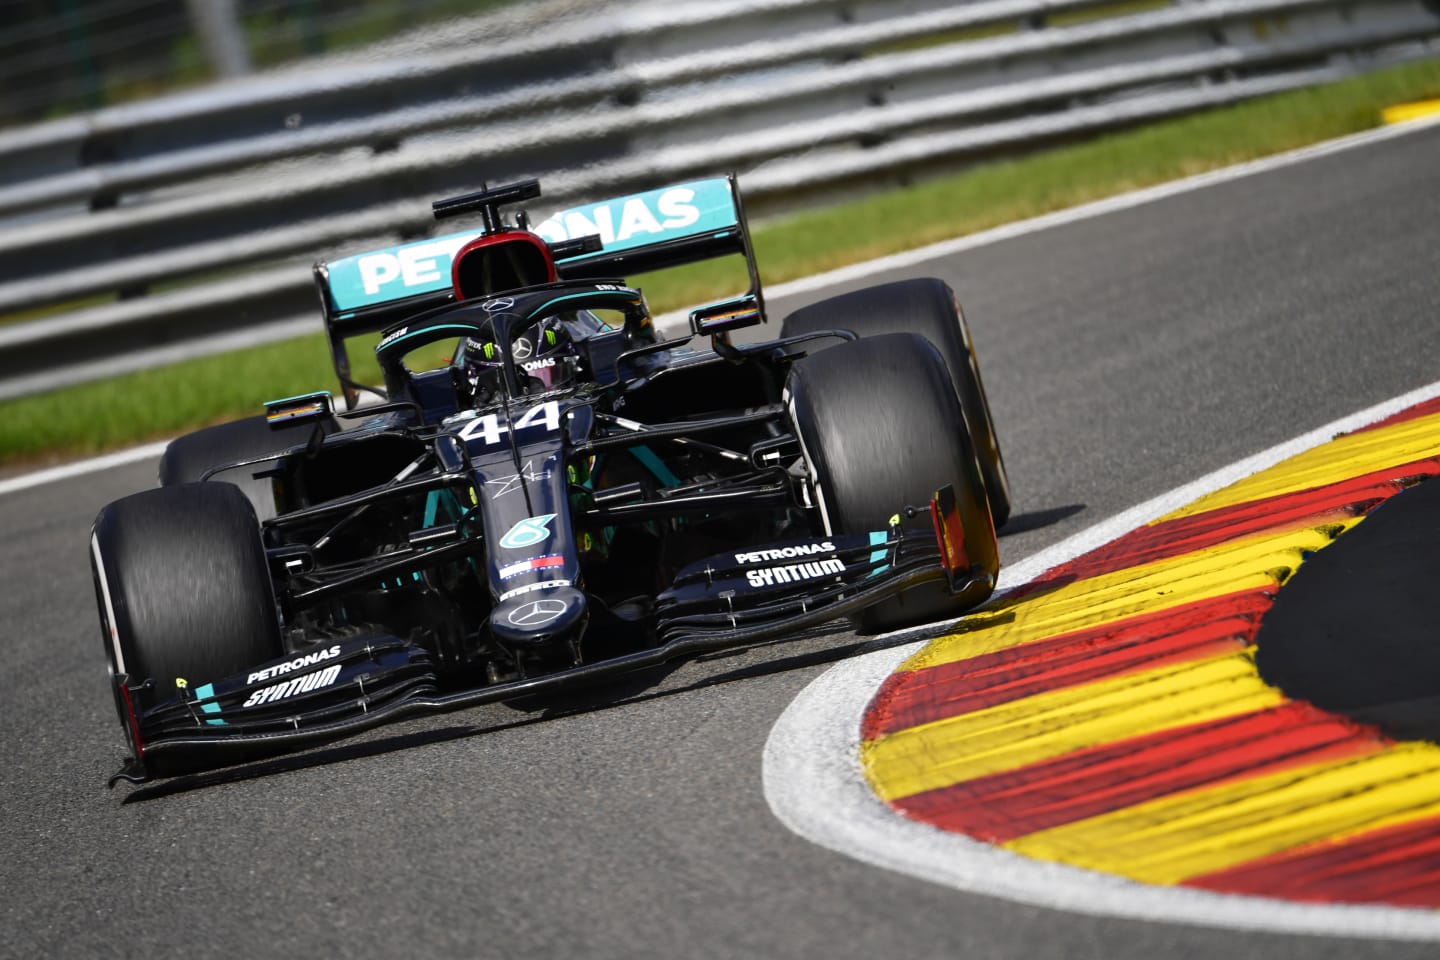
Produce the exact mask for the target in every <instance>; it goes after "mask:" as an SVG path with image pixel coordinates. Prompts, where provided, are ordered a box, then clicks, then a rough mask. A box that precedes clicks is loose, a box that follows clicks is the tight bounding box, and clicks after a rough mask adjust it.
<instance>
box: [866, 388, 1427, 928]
mask: <svg viewBox="0 0 1440 960" xmlns="http://www.w3.org/2000/svg"><path fill="white" fill-rule="evenodd" d="M1436 475H1440V401H1433V400H1432V401H1430V402H1428V403H1426V404H1423V405H1421V406H1418V407H1415V408H1413V409H1411V410H1409V411H1406V412H1404V413H1402V414H1399V415H1397V416H1395V417H1392V418H1391V419H1390V420H1387V421H1384V422H1382V423H1379V424H1376V425H1374V426H1372V427H1370V428H1367V429H1364V430H1362V431H1358V432H1355V433H1351V434H1348V435H1344V436H1341V437H1338V438H1336V439H1335V440H1333V441H1332V442H1330V443H1327V444H1324V445H1322V446H1319V447H1316V448H1314V449H1312V450H1309V451H1307V452H1304V453H1301V454H1299V455H1297V456H1295V457H1292V458H1291V459H1289V460H1286V461H1284V462H1282V463H1280V464H1278V465H1276V466H1274V467H1271V468H1270V469H1268V470H1264V471H1262V472H1260V473H1257V474H1255V475H1253V476H1251V477H1248V478H1245V479H1243V480H1240V481H1238V482H1236V483H1234V484H1232V485H1230V486H1228V487H1226V488H1224V489H1221V490H1219V491H1216V492H1214V493H1212V494H1209V495H1208V496H1204V497H1201V498H1200V499H1199V500H1196V501H1195V502H1194V503H1192V504H1190V505H1188V506H1185V507H1182V508H1180V509H1178V510H1175V511H1173V512H1172V513H1170V514H1168V515H1166V516H1164V517H1161V518H1160V519H1159V520H1156V521H1154V522H1153V523H1151V524H1148V525H1146V526H1143V527H1140V528H1138V529H1136V530H1134V531H1132V532H1131V533H1129V534H1127V535H1125V536H1123V537H1121V538H1119V539H1118V540H1115V541H1113V542H1112V543H1110V544H1108V545H1106V546H1104V547H1101V548H1099V549H1096V550H1094V551H1092V552H1090V553H1088V554H1085V555H1083V556H1081V557H1079V558H1076V559H1074V560H1072V561H1070V562H1069V563H1066V564H1063V565H1061V566H1059V567H1056V568H1054V569H1052V570H1050V571H1048V572H1047V573H1046V574H1045V575H1044V577H1043V579H1041V580H1039V581H1038V582H1035V583H1033V584H1030V585H1028V586H1027V587H1025V588H1024V589H1023V590H1021V591H1018V592H1016V593H1012V594H1010V595H1008V596H1006V597H1004V598H1002V599H1001V600H1000V601H999V602H998V603H996V604H994V605H993V606H992V607H990V608H989V609H986V610H984V611H982V612H980V613H978V614H975V615H972V616H971V617H969V618H967V619H966V620H965V621H963V622H962V624H961V626H960V628H959V629H958V630H957V631H956V632H955V633H954V634H951V635H949V636H947V637H943V638H941V639H939V640H936V641H933V642H932V643H930V644H929V645H928V646H926V647H925V648H924V649H922V650H921V651H920V652H919V653H917V654H915V655H914V656H912V657H911V658H910V659H909V660H907V661H906V662H905V663H903V664H902V665H901V666H900V668H899V670H898V671H897V672H896V673H894V674H892V675H891V676H890V677H889V678H888V679H887V680H886V681H885V682H884V683H883V684H882V686H881V689H880V691H879V693H878V694H877V695H876V697H875V699H874V701H873V702H872V703H871V705H870V707H869V709H868V710H867V711H866V713H865V715H864V718H863V720H862V726H861V737H862V742H861V745H860V750H861V757H862V761H863V765H864V770H865V774H866V776H867V778H868V780H869V782H870V785H871V787H872V788H873V789H874V791H875V792H876V794H878V795H879V796H880V797H881V798H882V799H884V800H885V801H886V802H888V803H889V804H890V805H891V806H892V807H893V808H894V809H896V810H898V811H900V812H902V813H904V814H905V815H906V816H907V817H909V818H912V819H914V820H919V821H921V822H924V823H928V824H932V825H934V826H936V827H938V828H940V829H943V830H947V831H953V832H959V833H962V834H965V835H967V836H970V837H973V838H976V839H979V840H983V841H985V842H988V843H992V844H996V845H998V846H1001V847H1003V848H1005V849H1008V850H1010V851H1013V852H1015V853H1018V854H1022V855H1024V856H1027V857H1030V858H1034V859H1036V860H1040V861H1048V862H1053V863H1061V864H1067V865H1071V866H1077V867H1083V868H1088V869H1092V870H1099V871H1103V872H1105V873H1110V874H1114V875H1117V876H1119V877H1124V878H1128V879H1130V880H1135V881H1140V882H1142V883H1147V884H1160V885H1183V886H1190V887H1196V888H1202V889H1206V890H1212V891H1216V892H1222V893H1246V894H1254V895H1263V896H1267V897H1276V898H1288V899H1292V900H1300V901H1323V902H1350V903H1362V902H1368V903H1384V904H1392V905H1405V906H1415V905H1421V906H1429V907H1434V906H1440V858H1437V857H1436V856H1435V854H1436V853H1437V852H1440V842H1437V841H1436V840H1434V839H1433V838H1434V837H1435V836H1436V835H1440V747H1436V746H1434V745H1431V744H1422V743H1399V742H1395V741H1392V740H1389V739H1387V738H1385V737H1384V736H1382V735H1381V734H1380V733H1379V731H1378V730H1377V729H1375V728H1373V727H1369V726H1365V725H1362V724H1358V723H1354V722H1352V721H1350V720H1348V719H1345V718H1342V717H1338V716H1334V715H1331V714H1328V713H1325V712H1324V711H1321V710H1318V709H1316V708H1314V707H1312V706H1310V705H1308V704H1304V703H1299V702H1294V701H1290V700H1288V699H1287V698H1286V697H1285V696H1284V695H1283V694H1281V693H1280V691H1278V690H1276V689H1274V688H1271V687H1269V686H1268V685H1266V684H1265V683H1264V682H1263V681H1262V680H1261V679H1260V677H1259V674H1258V672H1257V671H1256V669H1255V666H1254V661H1253V653H1254V650H1253V646H1252V645H1251V644H1252V641H1253V638H1254V636H1255V633H1256V631H1257V630H1258V628H1259V623H1260V618H1261V617H1262V616H1263V614H1264V612H1265V610H1266V609H1268V607H1269V605H1270V603H1271V602H1272V601H1273V598H1274V595H1275V593H1276V591H1278V590H1279V589H1280V588H1281V586H1282V585H1283V584H1284V582H1285V581H1286V580H1287V579H1288V578H1289V577H1290V576H1291V575H1292V574H1293V573H1294V571H1295V569H1296V568H1297V567H1298V566H1299V565H1300V564H1301V563H1302V562H1303V561H1304V559H1305V557H1306V556H1307V555H1308V554H1310V553H1313V552H1314V551H1316V550H1320V549H1324V548H1325V547H1326V546H1328V545H1329V544H1330V543H1332V542H1334V540H1335V539H1336V538H1337V537H1339V536H1341V535H1343V533H1344V532H1345V530H1347V529H1349V528H1350V527H1352V526H1353V525H1355V524H1356V523H1359V522H1362V521H1363V518H1364V516H1365V514H1366V513H1367V512H1368V511H1370V510H1372V509H1373V508H1374V507H1375V506H1376V505H1378V504H1379V503H1381V502H1383V501H1384V500H1385V499H1386V498H1387V497H1390V496H1392V495H1394V494H1395V493H1397V492H1399V491H1400V490H1401V489H1403V487H1404V486H1405V485H1407V484H1409V483H1414V482H1418V481H1420V480H1423V479H1428V478H1430V477H1434V476H1436Z"/></svg>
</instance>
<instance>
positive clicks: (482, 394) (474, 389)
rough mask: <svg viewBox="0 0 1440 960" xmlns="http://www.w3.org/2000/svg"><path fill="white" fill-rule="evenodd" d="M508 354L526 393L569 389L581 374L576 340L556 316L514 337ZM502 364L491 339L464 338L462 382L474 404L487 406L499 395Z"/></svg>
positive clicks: (495, 345) (498, 352) (496, 346)
mask: <svg viewBox="0 0 1440 960" xmlns="http://www.w3.org/2000/svg"><path fill="white" fill-rule="evenodd" d="M510 352H511V354H512V356H513V357H514V359H515V366H516V367H517V368H518V373H519V374H520V385H521V387H522V389H523V390H524V392H526V393H541V392H544V391H547V390H556V389H559V388H560V387H566V386H569V385H570V384H572V383H574V382H575V379H576V378H577V376H578V375H579V372H580V353H579V350H578V349H577V348H576V346H575V339H574V338H573V337H572V336H571V335H570V332H569V331H568V330H566V329H565V324H564V323H563V322H562V321H561V320H560V319H559V318H558V317H546V318H545V319H543V320H541V321H540V322H539V323H537V324H535V325H534V326H532V327H530V328H529V329H528V330H526V331H525V332H524V333H522V334H521V335H520V336H518V337H516V338H515V340H514V342H513V343H512V344H511V349H510ZM502 365H503V360H502V359H501V353H500V347H499V345H498V344H496V343H495V342H494V341H493V340H488V339H484V338H477V337H468V338H466V340H465V379H466V380H467V381H468V382H469V385H470V391H471V395H472V396H473V397H474V399H475V402H476V403H486V402H488V401H490V400H492V399H494V398H495V397H496V396H498V395H499V392H500V390H501V384H500V381H501V378H502V372H501V367H502Z"/></svg>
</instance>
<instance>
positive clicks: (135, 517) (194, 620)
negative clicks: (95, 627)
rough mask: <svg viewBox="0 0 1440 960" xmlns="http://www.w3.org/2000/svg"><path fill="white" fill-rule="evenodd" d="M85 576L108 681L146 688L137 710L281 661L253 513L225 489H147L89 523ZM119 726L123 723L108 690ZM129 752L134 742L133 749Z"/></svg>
mask: <svg viewBox="0 0 1440 960" xmlns="http://www.w3.org/2000/svg"><path fill="white" fill-rule="evenodd" d="M90 562H91V570H92V572H93V574H94V577H95V593H96V600H97V602H98V604H99V607H100V621H101V627H102V630H103V634H104V636H103V640H104V643H105V652H106V656H107V657H108V658H109V663H110V670H111V673H112V676H118V675H120V674H126V675H128V676H129V678H130V681H131V683H132V684H134V683H140V682H142V681H144V680H146V679H151V680H154V681H155V682H154V686H153V689H152V690H151V691H149V692H147V694H146V695H145V696H144V697H143V698H142V700H143V702H141V703H137V704H136V707H137V708H143V707H144V706H146V705H149V704H153V703H155V702H158V701H161V700H165V699H168V698H169V697H170V696H172V695H173V693H174V691H175V688H176V680H177V678H178V679H183V680H185V681H186V682H187V684H188V685H189V686H190V687H191V688H192V689H193V688H194V687H196V686H199V685H201V684H204V683H208V682H210V681H213V680H218V679H220V678H221V677H225V676H229V675H231V674H236V673H241V672H243V671H245V670H246V669H248V668H249V667H251V666H253V665H255V664H257V663H262V662H264V661H266V660H273V659H275V658H277V657H279V656H281V655H282V653H283V647H282V645H281V639H280V623H279V618H278V615H277V613H276V607H275V598H274V592H273V587H272V585H271V582H270V574H269V569H268V567H267V565H266V560H265V551H264V548H263V547H262V546H261V543H260V529H259V525H258V524H257V522H256V520H255V511H254V510H253V509H252V508H251V506H250V502H249V500H248V499H246V497H245V495H244V494H243V493H241V492H240V490H239V489H238V488H237V487H235V486H234V485H232V484H228V483H189V484H182V485H180V486H175V487H162V488H160V489H158V490H147V491H145V492H143V493H137V494H134V495H132V496H129V497H125V498H123V499H121V500H117V501H115V502H114V503H111V504H110V505H108V506H107V507H105V508H104V509H103V510H101V511H100V514H99V516H97V517H96V518H95V525H94V527H93V528H92V532H91V550H90ZM116 706H117V709H119V711H120V720H121V724H122V725H123V726H125V728H126V730H127V733H128V731H129V719H128V716H127V714H126V711H125V709H124V703H123V700H122V697H121V694H120V691H119V689H118V686H117V688H116ZM132 746H133V744H132Z"/></svg>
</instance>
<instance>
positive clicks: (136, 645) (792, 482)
mask: <svg viewBox="0 0 1440 960" xmlns="http://www.w3.org/2000/svg"><path fill="white" fill-rule="evenodd" d="M538 195H539V185H538V183H536V182H535V181H527V182H524V183H520V184H514V185H510V186H506V187H501V188H498V189H492V190H485V191H482V192H480V193H478V194H473V195H469V196H465V197H459V198H455V199H452V200H446V201H440V202H438V203H436V204H435V210H436V216H437V217H443V216H451V215H455V214H459V213H465V212H471V211H475V212H478V213H479V215H480V219H481V223H482V226H481V229H480V230H479V231H478V232H477V231H471V232H468V233H461V234H454V235H451V236H446V237H441V238H439V239H432V240H424V241H420V242H415V243H408V244H404V245H401V246H398V247H392V248H388V249H385V250H378V251H373V252H370V253H366V254H361V255H359V256H355V257H349V258H346V259H343V260H338V261H334V262H331V263H328V264H319V265H317V266H316V271H315V272H316V279H317V284H318V286H319V289H320V293H321V299H322V302H323V305H324V312H325V328H326V331H327V333H328V335H329V340H330V345H331V349H332V353H333V356H334V361H335V368H336V372H337V374H338V376H339V378H340V382H341V385H342V389H343V394H344V397H345V401H346V403H345V407H346V409H345V411H344V412H337V411H336V410H335V409H334V405H333V403H332V399H331V395H330V394H329V393H316V394H309V395H305V396H299V397H292V398H289V399H285V400H278V401H275V402H272V403H270V404H267V405H266V411H265V413H264V415H263V416H256V417H253V418H250V419H245V420H240V421H236V422H233V423H226V424H221V425H219V426H215V427H210V428H208V429H204V430H200V431H198V432H196V433H192V434H189V435H187V436H184V437H181V438H179V439H177V440H175V441H174V442H173V443H171V444H170V445H169V447H168V449H167V450H166V452H165V454H164V457H163V459H162V461H161V464H160V483H161V486H160V487H159V488H158V489H155V490H150V491H146V492H143V493H138V494H135V495H133V496H129V497H126V498H124V499H121V500H118V501H116V502H114V503H111V504H110V505H108V506H107V507H105V508H104V509H103V510H102V511H101V512H100V514H99V516H98V517H97V518H96V521H95V526H94V531H93V535H92V551H91V553H92V564H93V569H94V574H95V585H96V594H97V597H98V601H99V607H100V616H101V620H102V626H103V630H104V635H105V646H106V652H107V654H108V657H109V661H110V669H111V674H112V678H113V685H114V692H115V700H116V705H117V708H118V711H119V716H120V721H121V724H122V725H123V727H124V729H125V732H126V736H127V738H128V741H129V746H130V748H131V750H132V753H133V757H132V759H131V760H130V761H129V762H128V763H127V764H126V766H125V767H124V769H123V770H122V771H121V772H120V773H118V774H116V777H115V778H113V779H112V783H113V782H115V780H118V779H122V778H123V779H128V780H131V781H135V782H141V781H144V780H146V779H148V778H150V777H154V776H164V775H172V774H175V773H179V772H184V771H188V770H195V769H200V768H204V767H213V766H219V765H223V764H228V763H234V762H239V761H242V760H248V759H251V758H254V757H256V756H259V755H262V754H266V753H273V752H275V751H277V750H281V749H288V748H293V747H296V746H300V745H304V744H310V743H314V742H318V741H323V740H328V739H334V738H336V737H338V736H341V735H344V734H347V733H351V732H354V731H357V730H360V729H363V728H365V727H369V726H372V725H374V724H376V723H379V722H381V721H384V720H387V719H391V718H394V717H398V716H402V715H406V714H411V713H415V712H419V711H434V710H443V709H454V708H457V707H463V706H467V705H472V704H478V703H486V702H496V701H513V700H515V699H516V698H518V697H521V696H522V695H525V696H530V695H535V694H539V693H542V692H548V691H552V690H555V689H557V688H560V687H564V686H568V685H572V684H575V683H577V682H581V681H587V680H590V679H592V678H595V677H598V676H601V675H605V674H610V673H613V672H616V671H622V670H633V669H636V668H639V667H644V666H647V665H652V664H657V663H660V662H662V661H667V660H673V659H676V658H680V657H687V656H694V655H696V654H698V653H701V652H704V651H709V650H714V649H717V648H721V647H728V646H734V645H738V644H746V643H751V642H753V641H756V640H759V639H763V638H773V637H776V636H777V635H781V634H785V633H787V632H791V631H795V630H797V629H800V628H802V627H807V626H812V625H816V624H819V623H822V622H824V621H828V620H832V619H835V618H839V617H846V616H849V617H851V618H853V619H854V620H855V622H856V623H857V624H858V626H859V627H860V628H861V629H862V630H866V631H877V630H887V629H892V628H896V627H900V626H906V625H910V624H915V623H919V622H923V621H928V620H935V619H943V618H948V617H954V616H957V615H959V614H960V613H962V612H964V611H965V610H968V609H970V608H971V607H973V606H974V605H976V604H977V603H979V602H980V601H982V600H983V599H985V598H986V597H987V596H988V595H989V593H990V592H991V589H992V588H993V585H994V583H995V578H996V576H997V574H998V568H999V560H998V551H997V548H996V540H995V529H994V522H995V521H996V520H999V521H1001V522H1003V520H1004V518H1005V516H1006V515H1007V514H1008V512H1009V493H1008V489H1007V486H1006V480H1005V473H1004V466H1003V463H1002V461H1001V458H1000V451H999V448H998V446H997V445H996V443H995V437H994V429H993V426H992V424H991V420H990V415H989V411H988V410H987V408H986V401H985V395H984V390H983V387H982V385H981V381H980V375H979V370H978V367H977V366H976V363H975V357H974V354H973V350H972V348H971V344H970V338H969V335H968V333H967V331H966V329H965V324H964V320H963V318H962V317H961V314H960V311H959V306H958V304H957V302H956V300H955V298H954V296H953V294H952V293H951V292H950V290H949V289H948V288H947V287H946V286H945V284H943V283H941V282H940V281H938V280H919V281H908V282H903V283H894V284H889V285H886V286H880V287H874V288H870V289H866V290H862V291H859V292H858V293H851V294H846V295H844V296H839V297H835V298H832V299H830V300H827V301H825V302H823V303H819V304H816V305H814V306H811V307H807V308H805V309H803V310H801V311H799V312H797V313H795V314H792V315H791V316H790V317H789V318H787V319H786V320H785V321H784V323H783V325H782V334H783V335H782V336H781V337H780V338H779V339H776V340H770V341H767V342H763V343H752V344H745V345H740V344H737V343H735V342H734V341H733V340H732V338H731V335H730V332H731V331H732V330H735V329H738V328H740V327H745V326H750V325H753V324H759V323H761V322H763V321H764V319H765V317H764V302H763V298H762V295H761V289H760V284H759V279H758V273H757V270H756V266H755V259H754V254H753V252H752V250H751V245H750V237H749V233H748V231H747V228H746V224H745V218H744V213H743V210H742V208H741V203H740V196H739V193H738V191H737V190H736V186H735V183H734V180H733V178H720V179H711V180H701V181H695V182H691V183H685V184H679V185H675V186H671V187H667V188H664V189H661V190H656V191H651V192H648V193H642V194H637V195H634V196H629V197H622V198H619V199H617V200H611V201H607V202H604V203H599V204H593V205H588V206H584V207H578V208H575V209H573V210H567V211H564V212H562V213H560V214H557V215H555V216H554V217H552V218H550V219H549V220H547V221H545V222H544V223H541V224H539V225H538V226H536V227H535V229H534V230H531V229H530V226H529V221H528V220H527V219H526V217H525V215H524V214H523V213H522V214H519V215H518V216H517V217H516V218H515V222H514V223H512V222H509V221H507V220H506V219H505V218H504V217H503V216H502V212H501V207H502V206H504V205H507V204H513V203H517V202H519V201H523V200H528V199H533V198H534V197H537V196H538ZM717 256H729V257H731V258H732V260H735V261H736V262H737V265H738V262H739V258H743V262H744V264H745V268H746V270H747V271H748V276H749V284H750V286H749V290H748V292H746V293H744V294H743V295H741V296H739V297H736V298H733V299H730V300H726V301H722V302H720V303H716V304H712V305H710V306H707V307H703V308H701V309H697V310H695V311H693V312H692V313H691V314H690V317H689V322H690V327H689V332H688V334H687V335H686V336H683V337H680V338H678V339H668V340H665V339H659V338H658V337H657V334H656V332H655V328H654V325H653V323H652V320H651V317H650V314H649V311H648V310H647V308H646V304H645V299H644V297H643V296H642V295H641V292H640V291H639V290H638V289H635V288H632V287H630V286H627V285H626V284H625V282H624V281H623V280H619V279H615V277H617V276H619V275H625V274H632V273H636V272H645V271H650V270H656V269H662V268H667V267H671V266H675V265H679V264H684V263H688V262H692V261H695V260H699V259H703V258H708V257H717ZM376 333H379V334H380V339H379V342H378V346H376V347H375V353H376V357H377V360H378V366H379V369H380V378H381V379H383V381H384V382H383V385H382V386H373V387H365V386H364V385H362V384H361V383H359V382H358V381H357V380H356V379H355V378H354V377H353V376H352V371H351V366H350V362H349V356H348V353H347V344H348V342H349V340H350V338H352V337H354V336H357V335H363V334H369V335H370V336H372V337H373V336H374V335H375V334H376ZM702 336H703V337H708V338H709V339H710V340H711V349H708V350H700V351H697V350H691V349H689V348H688V347H687V344H688V343H689V342H691V341H692V340H693V339H694V338H696V337H702ZM367 390H368V391H369V392H371V393H374V394H376V395H378V397H379V398H380V402H378V403H375V404H373V405H369V406H365V405H359V404H358V401H359V399H360V398H361V395H362V393H364V392H365V391H367Z"/></svg>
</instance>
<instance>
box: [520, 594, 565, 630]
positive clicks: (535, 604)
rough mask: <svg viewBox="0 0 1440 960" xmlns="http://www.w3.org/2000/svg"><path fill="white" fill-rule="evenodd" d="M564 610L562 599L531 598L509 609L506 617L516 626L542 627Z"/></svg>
mask: <svg viewBox="0 0 1440 960" xmlns="http://www.w3.org/2000/svg"><path fill="white" fill-rule="evenodd" d="M564 612H565V602H564V601H563V600H531V601H530V602H529V603H522V604H520V606H518V607H516V608H515V609H514V610H511V611H510V616H509V617H508V618H507V619H508V620H509V621H510V622H511V623H512V624H513V625H515V626H517V627H543V626H545V624H547V623H549V622H550V621H552V620H555V619H557V618H558V617H559V616H560V615H561V614H562V613H564Z"/></svg>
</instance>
